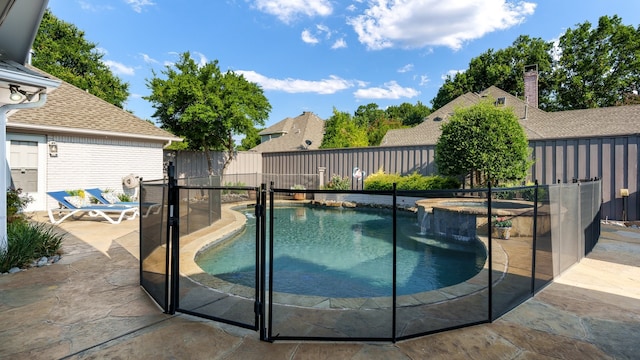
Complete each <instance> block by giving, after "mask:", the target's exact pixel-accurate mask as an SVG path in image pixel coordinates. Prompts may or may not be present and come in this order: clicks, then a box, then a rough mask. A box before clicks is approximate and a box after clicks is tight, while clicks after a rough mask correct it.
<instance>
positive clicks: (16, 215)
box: [0, 189, 64, 273]
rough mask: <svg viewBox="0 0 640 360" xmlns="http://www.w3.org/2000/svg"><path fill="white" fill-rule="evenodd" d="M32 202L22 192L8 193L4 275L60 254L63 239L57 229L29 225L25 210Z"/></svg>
mask: <svg viewBox="0 0 640 360" xmlns="http://www.w3.org/2000/svg"><path fill="white" fill-rule="evenodd" d="M30 201H31V200H30V199H29V198H27V197H24V196H22V192H21V191H20V189H17V190H12V189H9V190H7V240H8V241H7V243H8V244H7V245H8V247H7V251H6V252H2V251H0V273H2V272H7V271H8V270H9V269H11V268H13V267H25V266H28V265H29V264H30V263H31V262H33V261H34V260H37V259H39V258H41V257H43V256H46V257H50V256H53V255H56V254H59V253H60V248H61V246H62V240H63V238H64V236H63V235H61V234H57V233H56V232H55V231H54V228H53V226H51V225H49V224H44V223H31V222H29V221H28V220H27V219H26V217H25V216H24V214H23V213H22V210H23V209H24V207H25V206H26V205H27V204H28V203H29V202H30Z"/></svg>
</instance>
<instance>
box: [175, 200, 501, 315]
mask: <svg viewBox="0 0 640 360" xmlns="http://www.w3.org/2000/svg"><path fill="white" fill-rule="evenodd" d="M309 203H311V201H287V200H282V201H278V204H279V205H281V204H286V205H291V206H303V205H308V204H309ZM253 205H255V202H251V201H246V202H242V203H232V204H223V206H222V216H221V220H220V221H222V223H220V224H218V223H214V224H213V225H211V226H209V227H207V228H205V229H201V230H199V231H197V232H194V233H192V234H189V235H187V236H185V237H182V238H181V239H180V241H181V247H180V274H181V275H183V276H185V277H187V278H189V280H190V281H193V282H194V283H196V284H199V285H201V286H203V287H206V288H208V289H210V290H212V291H215V292H218V293H221V294H227V295H229V296H234V297H238V298H241V299H246V300H251V301H254V299H255V297H256V294H255V289H254V288H251V287H248V286H244V285H238V284H234V283H230V282H227V281H225V280H222V279H220V278H217V277H215V276H213V275H211V274H208V273H206V272H205V271H204V270H203V269H202V268H200V266H198V264H197V263H196V261H195V259H196V257H197V256H198V254H199V253H200V252H202V251H205V250H206V249H208V248H210V247H211V246H215V245H217V244H219V243H221V242H224V241H226V240H229V239H230V238H232V237H233V236H234V235H235V234H237V233H238V232H240V231H242V230H243V229H244V226H245V224H246V217H245V216H244V215H243V214H242V213H240V212H239V211H236V210H234V209H237V208H238V207H242V206H246V207H250V206H253ZM212 228H215V229H212ZM477 239H478V240H480V242H482V244H483V245H484V247H485V250H486V251H487V252H488V250H489V246H488V238H487V237H485V236H477ZM185 243H186V244H185ZM183 244H184V245H183ZM493 250H494V252H493V259H492V260H493V263H494V267H495V265H499V266H502V269H500V270H498V269H495V268H494V269H492V270H493V271H494V272H495V271H499V273H500V276H497V277H494V279H493V286H495V285H496V284H497V283H499V282H500V281H502V279H504V277H505V276H506V274H507V270H508V265H509V264H508V262H509V259H508V255H507V253H506V251H505V250H504V249H503V248H502V246H500V244H499V242H494V246H493ZM496 257H497V258H496ZM488 271H489V256H487V258H486V260H485V264H484V267H483V269H482V270H480V271H479V272H478V273H477V274H476V275H474V276H473V277H471V278H470V279H467V280H465V281H463V282H461V283H458V284H455V285H451V286H447V287H443V288H439V289H434V290H430V291H425V292H420V293H415V294H410V295H400V296H397V297H396V306H397V307H410V306H420V305H434V304H440V303H443V302H447V301H451V300H456V299H460V298H463V297H467V296H471V295H474V294H477V293H480V292H482V291H484V290H486V289H487V282H488V279H489V277H488ZM273 302H274V304H277V305H279V306H292V307H303V308H313V309H326V310H352V309H360V310H362V309H385V308H390V307H391V306H392V297H390V296H386V297H367V298H330V297H324V296H310V295H296V294H289V293H277V292H274V293H273Z"/></svg>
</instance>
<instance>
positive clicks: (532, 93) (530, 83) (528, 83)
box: [524, 65, 538, 109]
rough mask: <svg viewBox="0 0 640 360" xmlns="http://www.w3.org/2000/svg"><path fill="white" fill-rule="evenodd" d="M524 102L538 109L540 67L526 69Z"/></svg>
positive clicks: (532, 66)
mask: <svg viewBox="0 0 640 360" xmlns="http://www.w3.org/2000/svg"><path fill="white" fill-rule="evenodd" d="M524 101H525V102H526V103H527V104H528V105H529V106H533V107H534V108H536V109H537V108H538V65H527V66H525V67H524Z"/></svg>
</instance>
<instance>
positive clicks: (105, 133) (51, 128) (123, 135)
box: [7, 122, 182, 145]
mask: <svg viewBox="0 0 640 360" xmlns="http://www.w3.org/2000/svg"><path fill="white" fill-rule="evenodd" d="M7 127H9V128H11V129H23V130H39V131H50V132H62V133H70V134H77V135H91V136H96V137H121V138H129V139H144V140H157V141H164V142H167V145H169V144H171V143H172V142H174V141H182V138H179V137H166V136H154V135H134V134H130V133H121V132H110V131H98V130H86V129H75V128H68V127H63V126H43V125H33V124H22V123H14V122H12V123H8V124H7Z"/></svg>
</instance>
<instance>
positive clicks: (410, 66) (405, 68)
mask: <svg viewBox="0 0 640 360" xmlns="http://www.w3.org/2000/svg"><path fill="white" fill-rule="evenodd" d="M411 70H413V64H407V65H405V66H403V67H401V68H400V69H398V72H399V73H406V72H409V71H411Z"/></svg>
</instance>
